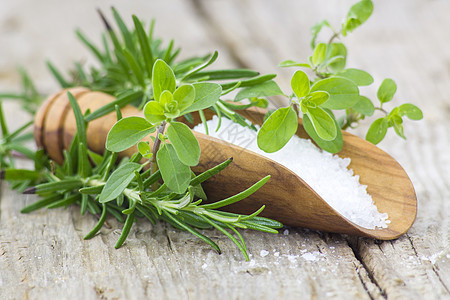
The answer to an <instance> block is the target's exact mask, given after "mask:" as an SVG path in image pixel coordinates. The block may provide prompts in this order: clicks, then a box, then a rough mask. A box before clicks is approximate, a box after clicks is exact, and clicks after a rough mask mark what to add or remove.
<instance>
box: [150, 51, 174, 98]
mask: <svg viewBox="0 0 450 300" xmlns="http://www.w3.org/2000/svg"><path fill="white" fill-rule="evenodd" d="M152 84H153V96H154V97H155V100H156V101H159V97H160V96H161V94H162V92H163V91H166V90H167V91H169V92H171V93H173V92H174V91H175V88H176V80H175V74H174V73H173V71H172V69H171V68H170V67H169V65H168V64H167V63H166V62H165V61H163V60H162V59H158V60H156V62H155V64H154V65H153V77H152Z"/></svg>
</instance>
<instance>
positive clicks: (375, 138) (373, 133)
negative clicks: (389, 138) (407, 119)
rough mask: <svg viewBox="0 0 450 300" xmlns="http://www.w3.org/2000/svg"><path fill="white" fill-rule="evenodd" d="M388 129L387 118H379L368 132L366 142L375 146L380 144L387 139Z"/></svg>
mask: <svg viewBox="0 0 450 300" xmlns="http://www.w3.org/2000/svg"><path fill="white" fill-rule="evenodd" d="M387 129H388V122H387V120H386V118H379V119H377V120H375V121H374V122H373V123H372V125H370V128H369V130H368V131H367V134H366V140H368V141H369V142H371V143H373V144H375V145H376V144H378V143H379V142H381V140H383V138H384V137H385V135H386V133H387Z"/></svg>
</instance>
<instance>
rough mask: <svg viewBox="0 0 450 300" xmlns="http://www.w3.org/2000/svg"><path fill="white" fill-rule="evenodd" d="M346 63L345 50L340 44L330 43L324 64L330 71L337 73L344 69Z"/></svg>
mask: <svg viewBox="0 0 450 300" xmlns="http://www.w3.org/2000/svg"><path fill="white" fill-rule="evenodd" d="M346 61H347V48H346V47H345V45H344V44H342V43H331V44H329V45H328V46H327V51H326V54H325V62H324V63H323V64H324V65H326V66H327V67H328V69H330V70H331V71H333V72H335V73H337V72H340V71H342V70H343V69H344V68H345V64H346Z"/></svg>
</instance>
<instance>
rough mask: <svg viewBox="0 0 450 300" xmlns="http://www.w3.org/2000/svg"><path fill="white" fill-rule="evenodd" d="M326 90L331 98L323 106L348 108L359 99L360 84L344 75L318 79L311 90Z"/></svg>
mask: <svg viewBox="0 0 450 300" xmlns="http://www.w3.org/2000/svg"><path fill="white" fill-rule="evenodd" d="M315 91H325V92H328V94H330V98H329V99H328V101H327V102H325V103H324V104H323V105H322V107H324V108H329V109H347V108H350V107H352V106H353V105H355V104H356V103H357V102H358V101H359V89H358V86H357V85H356V84H355V83H354V82H353V81H351V80H349V79H347V78H343V77H330V78H326V79H322V80H319V81H317V82H316V83H315V84H314V85H313V86H312V87H311V92H315Z"/></svg>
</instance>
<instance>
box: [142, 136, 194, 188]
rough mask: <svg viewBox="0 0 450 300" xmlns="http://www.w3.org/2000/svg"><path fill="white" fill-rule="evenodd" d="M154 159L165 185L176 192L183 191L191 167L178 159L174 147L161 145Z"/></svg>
mask: <svg viewBox="0 0 450 300" xmlns="http://www.w3.org/2000/svg"><path fill="white" fill-rule="evenodd" d="M156 161H157V162H158V166H159V170H160V171H161V176H162V178H163V180H164V183H165V184H166V185H167V187H168V188H169V189H171V190H172V191H173V192H175V193H177V194H182V193H184V192H185V191H186V189H187V188H188V186H189V182H190V181H191V168H190V167H189V166H187V165H185V164H183V163H182V162H181V161H180V160H179V159H178V156H177V153H176V151H175V148H174V147H173V146H172V145H171V144H165V145H164V146H162V147H161V148H160V149H159V151H158V153H157V154H156ZM133 175H134V174H133Z"/></svg>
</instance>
